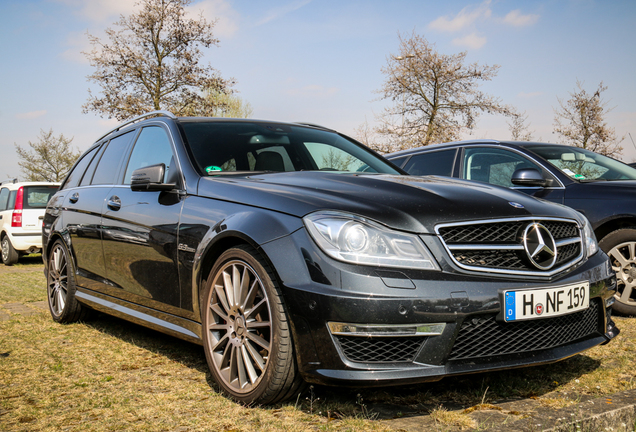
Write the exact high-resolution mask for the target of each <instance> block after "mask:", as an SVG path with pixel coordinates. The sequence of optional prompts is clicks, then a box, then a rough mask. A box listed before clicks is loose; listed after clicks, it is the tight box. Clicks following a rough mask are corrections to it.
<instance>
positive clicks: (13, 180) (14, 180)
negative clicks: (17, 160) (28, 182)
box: [0, 178, 18, 185]
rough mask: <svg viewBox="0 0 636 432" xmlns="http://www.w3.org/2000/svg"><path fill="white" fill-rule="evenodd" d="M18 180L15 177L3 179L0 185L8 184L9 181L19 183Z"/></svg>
mask: <svg viewBox="0 0 636 432" xmlns="http://www.w3.org/2000/svg"><path fill="white" fill-rule="evenodd" d="M17 182H18V179H17V178H13V179H8V180H4V181H2V182H1V183H0V185H3V184H7V183H17Z"/></svg>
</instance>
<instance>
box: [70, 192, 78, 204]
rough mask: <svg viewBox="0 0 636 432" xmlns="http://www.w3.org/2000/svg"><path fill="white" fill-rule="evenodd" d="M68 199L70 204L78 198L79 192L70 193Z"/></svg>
mask: <svg viewBox="0 0 636 432" xmlns="http://www.w3.org/2000/svg"><path fill="white" fill-rule="evenodd" d="M68 200H69V201H70V202H71V203H72V204H75V203H76V202H77V201H78V200H79V194H78V193H77V192H75V193H74V194H73V195H71V197H70V198H69V199H68Z"/></svg>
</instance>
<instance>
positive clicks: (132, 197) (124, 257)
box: [102, 126, 182, 313]
mask: <svg viewBox="0 0 636 432" xmlns="http://www.w3.org/2000/svg"><path fill="white" fill-rule="evenodd" d="M171 162H172V163H171ZM159 163H163V164H164V165H165V167H166V171H167V172H166V174H165V178H167V177H168V176H169V175H170V172H169V171H170V169H173V170H174V169H175V168H174V167H175V164H174V158H173V148H172V144H171V139H170V136H169V133H168V131H167V130H165V129H163V128H162V127H160V126H147V127H144V128H143V129H142V130H141V132H140V134H139V136H138V138H137V140H136V142H135V144H134V147H133V150H132V153H131V155H130V158H129V159H128V162H127V164H125V166H126V168H125V174H123V175H122V178H121V180H120V184H118V185H116V186H115V187H113V189H112V190H111V191H110V192H109V195H108V197H107V199H106V205H105V209H104V214H103V220H102V224H103V231H102V232H103V243H102V244H103V248H104V260H105V264H106V270H107V275H108V279H109V281H111V283H112V284H113V286H114V287H115V288H114V289H115V290H116V291H115V292H116V295H117V296H118V297H121V298H123V299H126V300H128V301H132V302H135V303H138V304H143V305H146V306H148V307H152V308H158V309H166V308H167V309H168V310H169V311H170V309H172V312H175V313H177V312H178V308H179V307H180V289H179V275H178V265H177V264H178V261H177V238H178V226H179V225H178V224H179V216H180V213H181V207H182V199H181V196H180V194H179V193H178V192H177V191H170V192H159V191H156V192H155V191H132V190H131V188H130V178H131V175H132V172H133V171H134V170H135V169H138V168H142V167H146V166H150V165H155V164H159ZM165 178H164V179H165Z"/></svg>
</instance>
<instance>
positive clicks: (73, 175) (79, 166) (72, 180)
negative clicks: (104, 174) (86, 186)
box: [62, 148, 97, 189]
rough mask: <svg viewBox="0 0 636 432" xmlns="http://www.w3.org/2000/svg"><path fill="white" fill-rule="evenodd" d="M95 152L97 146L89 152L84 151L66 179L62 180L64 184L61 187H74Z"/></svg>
mask: <svg viewBox="0 0 636 432" xmlns="http://www.w3.org/2000/svg"><path fill="white" fill-rule="evenodd" d="M96 152H97V148H94V149H93V150H91V151H90V152H88V153H86V154H85V155H84V156H83V157H82V158H81V159H80V160H79V161H78V162H77V163H76V164H75V167H73V170H72V171H71V172H70V173H69V174H68V176H67V177H66V181H65V182H64V186H63V187H62V189H67V188H74V187H76V186H78V185H79V182H80V180H81V179H82V175H84V171H86V167H87V166H88V164H89V163H90V161H91V160H93V156H95V153H96Z"/></svg>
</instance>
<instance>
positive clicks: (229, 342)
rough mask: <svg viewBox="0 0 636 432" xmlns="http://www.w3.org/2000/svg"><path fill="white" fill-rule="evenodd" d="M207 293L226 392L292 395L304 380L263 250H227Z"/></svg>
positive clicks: (242, 397) (244, 398)
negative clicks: (301, 376)
mask: <svg viewBox="0 0 636 432" xmlns="http://www.w3.org/2000/svg"><path fill="white" fill-rule="evenodd" d="M203 298H204V301H203V303H202V307H201V309H202V310H201V312H202V321H203V323H202V324H203V346H204V349H205V356H206V359H207V362H208V366H209V368H210V371H211V373H212V375H213V376H214V379H215V380H216V382H217V383H218V384H219V385H220V386H221V388H222V389H223V391H224V392H225V393H227V394H228V395H230V396H231V397H232V398H233V399H235V400H237V401H239V402H243V403H246V404H254V403H258V404H268V403H274V402H278V401H280V400H282V399H285V398H287V397H290V396H291V395H292V394H293V392H294V391H295V390H297V389H298V388H299V387H300V385H301V383H302V379H301V378H300V376H299V373H298V369H297V366H296V359H295V357H294V348H293V343H292V336H291V330H290V328H289V322H288V319H287V314H286V312H285V306H284V304H283V301H282V296H281V293H280V290H279V288H278V284H277V283H276V277H275V276H274V274H273V272H272V271H271V269H270V267H269V265H268V264H267V263H266V262H265V261H264V260H263V259H262V257H260V255H259V254H258V252H257V251H256V250H254V249H253V248H251V247H248V246H239V247H235V248H232V249H229V250H227V251H226V252H224V253H223V254H222V255H221V256H220V257H219V259H218V260H217V262H216V263H215V265H214V267H213V268H212V271H211V272H210V276H209V277H208V279H207V283H206V286H205V290H204V296H203Z"/></svg>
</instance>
